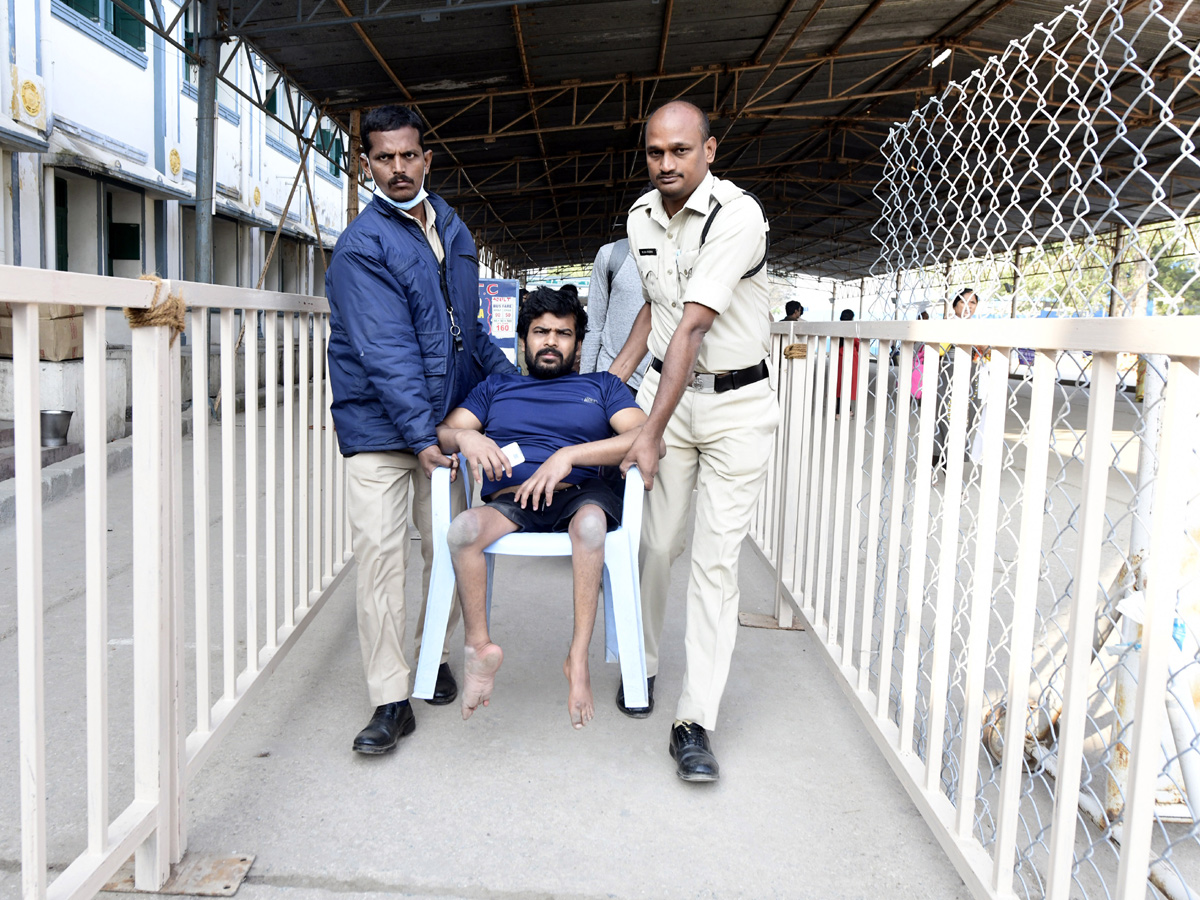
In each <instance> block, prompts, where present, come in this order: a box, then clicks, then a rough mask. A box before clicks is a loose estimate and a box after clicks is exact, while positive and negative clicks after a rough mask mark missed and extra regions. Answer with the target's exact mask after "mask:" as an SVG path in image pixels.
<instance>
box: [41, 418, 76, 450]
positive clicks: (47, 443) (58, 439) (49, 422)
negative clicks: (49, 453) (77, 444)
mask: <svg viewBox="0 0 1200 900" xmlns="http://www.w3.org/2000/svg"><path fill="white" fill-rule="evenodd" d="M72 412H74V410H70V409H43V410H42V446H43V447H61V446H63V445H64V444H66V442H67V429H68V428H69V427H70V425H71V413H72Z"/></svg>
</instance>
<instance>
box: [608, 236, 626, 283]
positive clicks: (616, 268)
mask: <svg viewBox="0 0 1200 900" xmlns="http://www.w3.org/2000/svg"><path fill="white" fill-rule="evenodd" d="M628 256H629V239H628V238H621V239H620V240H619V241H617V242H616V243H615V244H613V248H612V252H611V253H609V254H608V264H607V265H606V266H605V267H604V271H605V273H606V274H607V275H608V296H610V297H611V296H612V286H613V279H614V278H616V277H617V273H618V272H620V271H621V266H623V265H625V259H626V257H628Z"/></svg>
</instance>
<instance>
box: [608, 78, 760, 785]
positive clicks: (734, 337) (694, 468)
mask: <svg viewBox="0 0 1200 900" xmlns="http://www.w3.org/2000/svg"><path fill="white" fill-rule="evenodd" d="M716 151H717V141H716V138H714V137H712V136H711V135H710V134H709V130H708V119H707V117H706V116H705V114H704V113H703V112H702V111H701V110H700V109H699V108H697V107H695V106H693V105H692V104H690V103H685V102H682V101H673V102H671V103H668V104H666V105H665V106H663V107H662V108H660V109H659V110H658V111H657V112H655V113H654V115H652V116H651V117H650V119H649V121H648V122H647V123H646V161H647V164H648V167H649V170H650V180H651V182H652V183H653V185H654V187H655V188H657V190H655V191H651V192H649V193H647V194H644V195H643V196H642V197H641V198H640V199H638V201H637V202H636V203H634V205H633V207H632V208H631V209H630V211H629V223H628V231H629V243H630V248H631V251H632V253H631V255H632V256H633V258H634V260H635V261H636V262H637V265H638V271H639V273H640V275H641V279H642V292H643V294H644V297H645V300H646V304H645V306H644V307H643V308H642V310H641V311H640V312H639V313H638V316H637V319H636V320H635V322H634V326H633V331H632V333H631V334H630V336H629V340H628V341H627V342H626V344H625V346H624V347H623V348H622V350H621V352H620V354H618V356H617V358H616V359H615V360H614V361H613V364H612V366H611V367H610V368H609V371H610V372H612V373H613V374H615V375H617V376H618V377H620V378H628V377H629V375H630V373H631V372H632V371H633V369H634V367H635V366H636V365H637V363H638V361H640V360H641V358H642V356H643V355H644V354H645V352H646V350H647V348H649V350H650V352H651V354H652V355H653V360H652V362H651V367H650V369H649V370H647V372H646V377H645V379H644V380H643V381H642V386H641V389H640V390H639V392H638V403H639V405H640V406H641V407H642V408H643V409H644V410H646V412H647V413H649V419H648V420H647V422H646V424H645V426H644V427H643V428H642V431H641V434H640V435H639V436H638V438H637V439H636V441H635V442H634V444H633V446H632V447H631V448H630V450H629V453H628V454H627V455H626V457H625V460H624V461H623V462H622V464H621V468H622V470H623V471H627V470H628V469H629V467H630V466H632V465H636V466H638V467H639V469H640V470H641V473H642V475H643V477H644V478H645V479H646V487H647V488H648V489H650V493H649V494H648V495H647V498H646V507H645V513H644V516H643V522H642V545H641V572H642V617H643V623H644V629H645V640H646V671H647V673H649V674H650V676H651V683H650V687H651V696H650V702H651V705H650V706H647V707H644V708H632V709H631V708H628V707H626V706H625V703H624V699H625V698H624V690H623V689H622V691H621V692H620V693H619V694H618V695H617V705H618V706H619V707H620V708H621V710H622V712H625V713H627V714H628V715H633V716H637V717H641V716H646V715H649V714H650V711H651V709H652V708H653V676H654V675H655V674H656V673H657V671H658V658H659V639H660V637H661V635H662V626H663V617H664V614H665V610H666V603H667V588H668V584H669V579H670V569H671V562H672V560H674V559H675V557H677V556H678V555H679V554H680V553H681V552H682V551H683V546H684V539H685V533H684V529H685V527H686V524H687V520H688V507H689V505H690V503H691V496H692V490H693V488H695V489H696V490H697V497H696V526H695V532H694V534H693V537H692V559H691V575H690V578H689V581H688V590H687V625H686V632H685V643H684V649H685V652H686V657H687V670H686V672H685V674H684V681H683V693H682V696H681V697H680V698H679V703H678V705H677V706H676V708H675V723H674V725H673V726H672V728H671V740H670V745H669V749H670V752H671V756H672V758H674V759H675V761H676V765H677V768H676V773H677V774H678V775H679V777H680V778H682V779H683V780H685V781H716V780H717V778H718V777H719V771H720V770H719V767H718V765H717V760H716V757H715V756H714V755H713V753H712V747H711V746H710V744H709V739H708V734H707V732H708V731H710V730H712V729H713V728H714V727H715V726H716V722H717V710H718V707H719V705H720V702H721V694H722V692H723V691H724V689H725V680H726V678H727V677H728V674H729V662H730V658H731V657H732V655H733V644H734V639H735V638H736V636H737V628H738V621H737V614H738V578H737V563H738V552H739V550H740V548H741V544H742V540H743V539H744V538H745V536H746V533H747V531H748V530H749V527H750V517H751V514H752V512H753V509H754V506H755V503H756V502H757V500H758V497H759V494H760V493H761V490H762V486H763V482H764V480H765V478H766V464H767V457H768V455H769V454H770V449H771V445H772V435H773V434H774V432H775V429H776V427H777V426H778V424H779V406H778V403H777V401H776V397H775V392H774V390H773V388H772V387H771V384H770V380H769V378H768V374H769V369H768V367H767V364H766V358H767V356H768V353H769V349H770V323H771V312H770V303H769V298H768V292H767V273H766V266H765V263H766V250H767V230H768V226H767V222H766V218H765V216H764V214H763V211H762V207H761V206H760V205H759V203H758V201H757V199H755V198H754V197H753V196H752V195H750V194H747V193H745V192H744V191H742V190H740V189H739V188H737V187H736V186H734V185H732V184H730V183H729V182H727V181H723V180H721V179H719V178H716V177H715V176H713V175H712V174H711V173H710V172H709V166H710V165H711V164H712V162H713V159H714V158H715V157H716ZM663 446H665V455H663V452H662V447H663ZM660 457H661V463H660V462H659V460H660Z"/></svg>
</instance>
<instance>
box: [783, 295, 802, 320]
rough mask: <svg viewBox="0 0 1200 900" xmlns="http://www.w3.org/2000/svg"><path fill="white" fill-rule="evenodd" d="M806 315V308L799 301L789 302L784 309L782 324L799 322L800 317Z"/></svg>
mask: <svg viewBox="0 0 1200 900" xmlns="http://www.w3.org/2000/svg"><path fill="white" fill-rule="evenodd" d="M802 315H804V307H803V306H801V305H800V301H799V300H789V301H788V302H787V305H786V306H784V308H783V318H782V319H780V320H779V321H780V322H798V321H800V317H801V316H802Z"/></svg>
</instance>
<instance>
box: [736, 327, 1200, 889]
mask: <svg viewBox="0 0 1200 900" xmlns="http://www.w3.org/2000/svg"><path fill="white" fill-rule="evenodd" d="M793 329H794V330H793ZM773 330H774V332H775V333H774V336H773V340H774V363H775V367H776V370H777V378H778V383H779V396H780V403H781V405H782V409H783V424H782V426H781V428H780V430H779V432H778V437H777V442H776V448H775V454H774V457H773V461H772V465H771V470H770V476H769V481H768V488H767V491H766V493H765V495H764V499H763V501H762V503H761V504H760V509H759V515H758V518H757V521H756V522H755V526H754V530H753V533H752V536H753V538H754V540H755V542H756V545H757V546H758V548H759V550H760V551H761V553H762V554H763V556H764V557H765V558H766V559H767V561H768V562H769V563H770V564H772V565H773V566H774V567H775V570H776V572H777V575H778V592H779V597H778V601H777V610H778V612H779V614H780V617H781V618H783V619H785V620H786V619H787V618H788V617H789V616H790V615H791V607H792V605H793V604H794V606H795V608H796V609H798V610H799V611H800V613H801V614H802V616H803V618H804V619H805V621H806V622H807V624H808V626H809V627H810V629H811V630H812V632H813V635H814V636H815V638H816V640H817V641H818V643H819V644H820V645H821V646H822V647H823V649H824V650H825V653H826V656H827V660H828V662H829V664H830V666H831V668H832V669H833V670H834V671H835V672H836V673H837V675H838V677H839V680H840V682H841V684H842V686H843V688H844V690H845V693H846V695H847V697H848V698H849V699H850V701H851V703H852V705H853V706H854V708H855V709H856V710H857V711H858V713H859V715H860V717H861V718H862V720H863V722H864V723H865V724H866V727H867V728H868V730H869V731H870V732H871V734H872V735H873V737H874V739H875V741H876V743H877V744H878V746H879V747H880V749H881V751H882V752H883V753H884V755H885V756H886V757H887V759H888V761H889V762H890V764H891V766H892V768H893V769H894V771H895V772H896V774H897V776H898V777H899V779H900V780H901V781H902V782H903V784H904V785H905V787H906V789H907V790H908V792H909V793H910V795H911V796H912V797H913V799H914V801H915V802H916V804H917V805H918V807H919V808H920V809H921V812H922V813H923V815H924V817H925V819H926V821H927V822H928V823H929V825H930V827H931V828H932V829H933V831H934V832H935V834H936V835H937V837H938V839H939V840H940V842H941V844H942V846H943V847H944V848H945V850H946V852H947V853H948V854H949V856H950V858H951V859H952V860H953V861H954V863H955V865H956V867H957V868H958V871H959V872H960V874H961V875H962V877H963V878H964V880H965V881H966V882H967V884H968V886H969V887H970V889H971V891H972V892H973V894H974V895H975V896H977V897H980V898H984V897H987V898H993V897H996V898H999V897H1012V896H1020V897H1052V898H1061V900H1067V898H1068V897H1077V896H1085V897H1113V896H1116V897H1122V898H1134V897H1137V898H1141V897H1144V896H1147V891H1148V888H1147V881H1149V883H1151V884H1153V885H1154V886H1155V887H1156V888H1157V889H1158V890H1159V891H1160V892H1161V893H1162V894H1164V895H1165V896H1167V897H1169V898H1173V900H1175V898H1194V897H1196V896H1197V892H1198V891H1200V824H1198V823H1200V815H1198V812H1200V736H1198V730H1197V724H1198V723H1200V715H1198V714H1197V706H1196V703H1197V698H1200V647H1198V645H1197V643H1196V636H1197V634H1198V633H1200V466H1198V465H1197V455H1198V453H1200V439H1198V438H1200V427H1198V420H1197V414H1198V413H1197V411H1198V408H1200V359H1197V355H1198V354H1200V320H1197V319H1192V318H1186V317H1185V318H1180V317H1170V318H1165V317H1164V318H1140V319H1121V320H1100V319H1041V320H1029V319H1024V320H972V321H962V320H959V321H950V322H947V321H926V322H864V323H839V324H829V325H816V324H808V323H803V322H801V323H796V324H795V325H794V326H790V325H777V326H774V329H773ZM839 338H841V339H844V346H845V347H846V348H847V349H848V350H849V349H850V348H852V347H853V339H854V338H858V339H860V353H859V355H858V358H857V361H855V356H854V354H853V353H852V352H844V353H842V354H841V355H840V356H841V367H842V368H841V373H840V375H841V377H840V381H841V383H842V384H843V385H844V388H843V397H842V408H841V416H840V417H837V416H835V408H836V398H837V391H838V388H837V385H838V382H839V373H838V371H837V370H838V359H839ZM873 342H878V343H877V344H875V343H873ZM892 342H899V354H898V364H897V365H889V362H888V352H887V351H888V348H889V347H890V346H891V345H892ZM922 344H923V345H924V350H923V351H920V352H921V358H923V360H924V370H923V372H921V374H920V376H919V377H918V383H919V384H920V387H921V388H922V396H923V398H924V399H923V402H921V403H920V404H919V405H918V404H916V403H914V402H913V389H914V385H913V380H912V372H913V363H914V352H915V350H916V348H918V347H920V346H921V345H922ZM939 344H942V345H944V346H948V347H949V348H950V349H948V351H947V352H946V353H945V355H944V356H939V354H938V353H937V352H936V350H937V347H938V345H939ZM872 347H882V348H883V352H882V353H881V354H880V355H879V357H878V360H877V359H876V358H875V357H873V356H872V355H871V353H870V352H869V351H870V350H871V348H872ZM975 348H981V349H982V353H981V352H980V351H979V350H976V349H975ZM988 348H991V350H990V354H989V353H988ZM1018 348H1021V353H1020V354H1017V353H1016V352H1015V351H1016V350H1017V349H1018ZM1084 354H1088V355H1084ZM1129 354H1140V355H1142V356H1143V358H1145V359H1146V360H1147V361H1148V363H1149V365H1148V373H1147V375H1146V376H1145V402H1144V403H1140V402H1138V401H1136V400H1135V399H1134V397H1133V394H1132V391H1131V390H1126V388H1130V389H1131V388H1132V386H1133V384H1132V382H1133V379H1134V378H1135V377H1136V368H1131V367H1129V363H1130V362H1131V361H1132V360H1134V359H1136V357H1132V356H1130V355H1129ZM973 357H974V359H973ZM989 359H990V362H988V364H987V365H981V360H989ZM1018 359H1020V360H1024V363H1018ZM1079 360H1084V361H1086V364H1085V365H1086V367H1085V368H1084V369H1083V370H1082V371H1081V369H1080V368H1079ZM854 365H857V367H858V372H857V374H858V398H857V402H856V404H855V407H856V408H855V415H854V416H853V417H852V416H851V415H850V414H849V412H850V409H849V402H848V401H849V393H850V391H849V385H850V383H851V381H852V376H853V371H852V366H854ZM1072 367H1073V368H1074V373H1073V376H1074V377H1071V378H1068V377H1066V376H1067V374H1068V372H1067V370H1069V369H1071V368H1072ZM939 368H941V369H943V370H944V371H943V373H942V374H941V379H940V389H939V371H938V370H939ZM1010 370H1012V374H1011V375H1010ZM939 396H940V397H941V398H943V399H942V400H941V402H940V403H939V402H937V400H936V398H938V397H939ZM947 396H948V397H949V402H948V403H947V402H946V400H945V398H946V397H947ZM930 398H934V402H930ZM980 398H984V399H980ZM940 422H944V423H945V424H946V425H948V429H947V430H945V431H944V432H943V433H944V434H945V435H946V440H945V443H946V447H945V460H946V464H945V471H944V472H942V471H938V472H937V473H936V475H935V473H934V468H933V465H932V463H933V456H934V453H935V448H936V447H937V446H938V444H937V442H938V426H939V423H940ZM964 456H969V458H970V461H964ZM1013 709H1018V710H1021V714H1019V715H1008V714H1007V712H1008V711H1009V710H1013Z"/></svg>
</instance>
